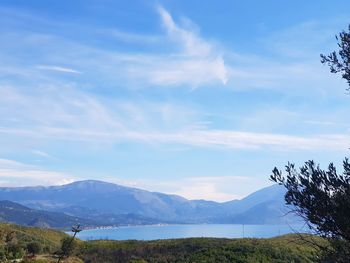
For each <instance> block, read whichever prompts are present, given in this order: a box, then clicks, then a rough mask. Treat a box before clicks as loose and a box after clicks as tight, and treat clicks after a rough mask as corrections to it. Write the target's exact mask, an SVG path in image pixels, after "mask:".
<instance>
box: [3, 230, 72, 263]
mask: <svg viewBox="0 0 350 263" xmlns="http://www.w3.org/2000/svg"><path fill="white" fill-rule="evenodd" d="M64 236H66V234H65V233H63V232H59V231H54V230H48V229H39V228H29V227H22V226H18V225H12V224H4V223H0V262H7V261H8V260H14V259H21V258H22V257H23V256H24V255H25V251H26V250H27V249H28V248H30V247H31V248H33V249H34V250H35V251H37V249H38V246H40V247H39V250H42V251H43V252H44V253H53V252H54V251H56V250H57V249H58V248H59V244H60V240H61V239H62V238H63V237H64ZM34 244H36V245H34ZM30 253H31V252H30ZM36 253H37V252H36Z"/></svg>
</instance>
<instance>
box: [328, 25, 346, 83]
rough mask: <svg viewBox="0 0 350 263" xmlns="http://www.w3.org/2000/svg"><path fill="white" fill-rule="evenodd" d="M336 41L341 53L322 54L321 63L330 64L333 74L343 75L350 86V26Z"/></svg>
mask: <svg viewBox="0 0 350 263" xmlns="http://www.w3.org/2000/svg"><path fill="white" fill-rule="evenodd" d="M336 39H337V41H338V47H339V51H333V52H332V53H330V54H329V55H323V54H321V62H322V63H324V64H328V66H329V67H330V71H331V72H332V73H341V75H342V77H343V79H345V80H346V81H347V82H348V84H349V86H350V25H349V28H348V32H346V31H342V32H341V33H340V34H339V36H336ZM348 90H350V87H349V88H348Z"/></svg>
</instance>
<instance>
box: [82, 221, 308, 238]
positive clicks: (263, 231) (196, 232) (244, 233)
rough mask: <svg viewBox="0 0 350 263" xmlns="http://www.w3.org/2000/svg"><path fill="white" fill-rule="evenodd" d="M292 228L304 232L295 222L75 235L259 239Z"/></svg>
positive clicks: (97, 231)
mask: <svg viewBox="0 0 350 263" xmlns="http://www.w3.org/2000/svg"><path fill="white" fill-rule="evenodd" d="M296 231H299V232H306V231H305V229H302V227H301V226H298V225H294V226H289V225H244V226H243V225H223V224H220V225H214V224H210V225H159V226H158V225H152V226H123V227H118V228H110V229H91V230H84V231H82V232H80V233H79V234H78V235H77V237H78V238H80V239H83V240H94V239H113V240H127V239H136V240H155V239H170V238H186V237H223V238H241V237H256V238H261V237H274V236H278V235H283V234H288V233H293V232H296Z"/></svg>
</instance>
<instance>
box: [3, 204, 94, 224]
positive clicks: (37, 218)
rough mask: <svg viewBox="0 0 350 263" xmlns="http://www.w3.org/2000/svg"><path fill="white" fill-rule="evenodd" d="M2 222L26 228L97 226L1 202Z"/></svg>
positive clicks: (60, 214) (80, 219)
mask: <svg viewBox="0 0 350 263" xmlns="http://www.w3.org/2000/svg"><path fill="white" fill-rule="evenodd" d="M0 221H2V222H8V223H15V224H19V225H24V226H36V227H42V228H62V229H64V228H65V229H69V228H70V227H71V226H72V225H76V224H78V223H79V224H83V225H84V226H95V225H96V223H95V222H93V221H91V220H86V219H83V218H78V217H74V216H69V215H66V214H64V213H59V212H48V211H43V210H36V209H31V208H28V207H26V206H23V205H20V204H18V203H15V202H11V201H6V200H5V201H0Z"/></svg>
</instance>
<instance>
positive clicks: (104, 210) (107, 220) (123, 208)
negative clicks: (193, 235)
mask: <svg viewBox="0 0 350 263" xmlns="http://www.w3.org/2000/svg"><path fill="white" fill-rule="evenodd" d="M283 195H284V189H283V188H282V187H280V186H277V185H274V186H271V187H267V188H264V189H261V190H259V191H257V192H255V193H253V194H251V195H249V196H247V197H246V198H244V199H242V200H234V201H230V202H225V203H218V202H213V201H205V200H188V199H185V198H183V197H181V196H177V195H168V194H163V193H157V192H149V191H145V190H141V189H137V188H130V187H125V186H121V185H116V184H112V183H106V182H101V181H94V180H88V181H80V182H74V183H71V184H67V185H62V186H49V187H41V186H40V187H14V188H11V187H2V188H0V200H1V199H3V200H11V201H14V202H18V203H20V204H22V205H26V206H28V207H31V208H35V209H41V210H49V211H54V212H61V213H62V212H63V213H65V214H68V215H70V216H73V217H82V218H85V219H89V220H92V221H96V222H98V223H99V224H104V225H105V224H153V223H242V224H243V223H244V224H246V223H250V224H266V223H273V224H275V223H283V222H285V219H286V218H283V215H284V213H285V211H286V208H285V207H284V202H283Z"/></svg>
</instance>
